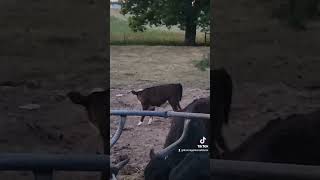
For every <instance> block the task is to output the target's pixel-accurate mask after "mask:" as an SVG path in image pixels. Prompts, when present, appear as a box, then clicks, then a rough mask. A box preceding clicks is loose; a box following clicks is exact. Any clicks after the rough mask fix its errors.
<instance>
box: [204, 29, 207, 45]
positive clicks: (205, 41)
mask: <svg viewBox="0 0 320 180" xmlns="http://www.w3.org/2000/svg"><path fill="white" fill-rule="evenodd" d="M204 44H207V32H204Z"/></svg>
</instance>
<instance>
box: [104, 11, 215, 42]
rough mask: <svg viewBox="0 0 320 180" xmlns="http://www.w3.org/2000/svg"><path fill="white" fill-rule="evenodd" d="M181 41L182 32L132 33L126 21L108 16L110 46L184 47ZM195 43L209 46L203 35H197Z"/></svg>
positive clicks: (152, 30) (148, 31)
mask: <svg viewBox="0 0 320 180" xmlns="http://www.w3.org/2000/svg"><path fill="white" fill-rule="evenodd" d="M183 41H184V32H183V31H170V30H164V29H161V28H154V29H151V28H149V29H147V30H146V31H145V32H133V31H132V30H131V29H130V28H129V25H128V22H127V21H126V20H124V19H120V18H117V17H115V16H110V44H111V45H184V42H183ZM196 41H197V44H198V45H210V42H207V43H206V44H204V33H198V34H197V40H196ZM207 41H210V40H208V39H207Z"/></svg>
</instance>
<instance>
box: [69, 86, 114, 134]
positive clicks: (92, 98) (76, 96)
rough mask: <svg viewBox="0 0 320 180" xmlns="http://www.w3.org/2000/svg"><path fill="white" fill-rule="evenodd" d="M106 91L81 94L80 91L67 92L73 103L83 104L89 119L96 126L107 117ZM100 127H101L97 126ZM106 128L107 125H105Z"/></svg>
mask: <svg viewBox="0 0 320 180" xmlns="http://www.w3.org/2000/svg"><path fill="white" fill-rule="evenodd" d="M107 93H108V92H107V91H106V90H104V91H95V92H92V93H91V94H89V95H82V94H81V93H80V92H77V91H71V92H69V93H68V94H67V96H68V97H69V98H70V100H71V101H72V102H73V103H75V104H80V105H82V106H84V107H85V108H86V110H87V113H88V116H89V120H90V121H91V122H92V123H93V124H95V125H96V126H97V124H101V123H102V122H104V121H106V119H107V113H106V112H107V109H108V107H107V106H108V94H107ZM97 128H98V129H101V128H102V127H97ZM105 128H107V126H106V127H105Z"/></svg>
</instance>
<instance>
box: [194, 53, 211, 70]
mask: <svg viewBox="0 0 320 180" xmlns="http://www.w3.org/2000/svg"><path fill="white" fill-rule="evenodd" d="M209 61H210V58H209V55H208V56H203V58H202V59H201V60H198V61H194V66H195V67H196V68H198V69H199V70H200V71H205V70H206V69H207V68H209V67H210V62H209Z"/></svg>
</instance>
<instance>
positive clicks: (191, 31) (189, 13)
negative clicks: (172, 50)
mask: <svg viewBox="0 0 320 180" xmlns="http://www.w3.org/2000/svg"><path fill="white" fill-rule="evenodd" d="M194 12H195V10H194V8H193V7H192V0H187V4H186V9H185V14H186V22H185V23H186V24H185V26H186V30H185V36H184V43H185V45H187V46H195V45H196V35H197V24H196V21H195V20H196V16H195V13H194Z"/></svg>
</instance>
